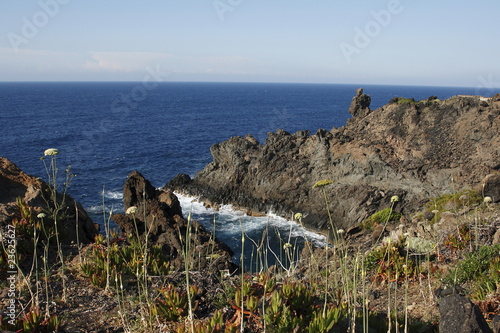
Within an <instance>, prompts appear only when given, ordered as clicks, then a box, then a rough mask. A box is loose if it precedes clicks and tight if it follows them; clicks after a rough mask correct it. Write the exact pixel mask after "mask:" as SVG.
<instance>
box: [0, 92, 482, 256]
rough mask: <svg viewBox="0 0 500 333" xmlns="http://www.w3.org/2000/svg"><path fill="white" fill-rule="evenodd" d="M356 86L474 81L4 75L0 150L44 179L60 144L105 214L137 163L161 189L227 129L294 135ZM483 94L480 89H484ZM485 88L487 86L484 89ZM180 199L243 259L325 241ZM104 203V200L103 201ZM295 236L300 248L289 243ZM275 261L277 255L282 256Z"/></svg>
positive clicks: (82, 194)
mask: <svg viewBox="0 0 500 333" xmlns="http://www.w3.org/2000/svg"><path fill="white" fill-rule="evenodd" d="M358 88H364V92H365V93H367V94H369V95H371V97H372V104H371V108H372V109H374V108H376V107H380V106H382V105H384V104H386V103H387V102H388V101H389V100H390V99H391V98H393V97H406V98H412V97H413V98H415V99H416V100H420V99H425V98H428V97H430V96H437V97H438V98H440V99H446V98H449V97H451V96H454V95H459V94H462V95H470V94H476V92H477V91H478V90H477V88H460V87H417V86H374V85H335V84H279V83H187V82H186V83H185V82H182V83H181V82H162V83H158V84H155V85H150V86H148V87H147V89H145V86H144V84H143V83H136V82H36V83H35V82H17V83H7V82H3V83H0V130H1V133H2V145H1V146H0V156H3V157H6V158H8V159H10V160H11V161H13V162H14V163H16V164H17V166H19V167H20V168H21V169H22V170H23V171H25V172H27V173H28V174H31V175H34V176H37V177H41V178H42V179H46V178H47V177H46V175H45V170H44V167H43V164H42V162H41V161H40V157H42V156H43V152H44V150H45V149H47V148H57V149H59V151H60V154H59V155H58V156H57V161H58V166H59V168H60V170H59V175H60V177H61V181H63V179H64V176H65V175H64V173H65V169H66V168H68V167H69V168H70V171H71V173H72V174H74V175H76V176H75V177H74V178H73V179H72V181H71V184H70V187H69V190H68V193H69V194H70V195H71V196H73V197H74V198H75V199H77V200H78V201H80V202H81V203H82V204H83V206H84V207H85V209H87V211H88V212H90V213H91V215H92V217H93V219H94V221H95V222H97V223H99V224H101V225H102V224H103V221H104V216H103V212H104V213H109V211H111V210H112V211H113V212H118V211H122V210H123V205H122V188H123V183H124V182H125V180H126V178H127V175H128V174H129V173H130V172H132V171H133V170H138V171H139V172H140V173H142V174H143V175H144V176H145V177H146V178H147V179H148V180H149V181H150V182H151V183H152V184H153V185H154V186H156V187H162V186H164V185H165V184H166V183H167V182H168V181H169V180H170V179H172V178H173V177H174V176H175V175H177V174H178V173H186V174H189V175H191V176H194V174H195V173H196V172H197V171H199V170H201V169H202V168H203V167H204V166H205V165H206V164H207V163H209V162H210V161H211V155H210V151H209V149H210V146H211V145H212V144H214V143H218V142H221V141H224V140H227V139H229V138H230V137H232V136H244V135H246V134H251V135H253V136H254V137H255V138H256V139H257V140H259V142H261V143H264V142H265V138H266V136H267V133H268V132H275V131H276V130H277V129H284V130H285V131H288V132H290V133H294V132H296V131H299V130H309V131H311V134H314V133H315V132H316V131H317V130H318V129H320V128H324V129H327V130H330V129H331V128H333V127H340V126H343V125H345V122H346V120H347V119H348V118H350V114H349V113H348V108H349V104H350V102H351V99H352V97H353V96H354V95H355V93H356V90H357V89H358ZM482 92H483V93H484V91H482ZM490 96H491V94H490ZM193 199H194V198H187V197H181V202H182V205H183V211H184V215H185V216H187V214H188V212H191V214H192V217H193V218H194V219H197V220H199V221H200V222H201V223H202V224H204V225H205V227H206V228H207V229H208V230H212V231H215V234H216V236H217V237H218V238H219V239H220V240H222V241H223V242H225V243H226V244H228V245H229V246H230V247H231V248H232V249H233V251H234V252H235V256H234V260H235V261H236V262H239V260H240V257H241V245H242V244H241V243H242V242H241V234H242V232H244V233H245V235H247V237H248V238H249V241H248V242H245V245H244V257H245V259H244V260H245V262H251V261H252V260H253V259H254V254H252V253H254V252H252V251H253V247H255V245H252V244H253V242H252V240H253V241H255V242H258V241H260V240H261V239H262V235H263V232H264V230H267V231H268V232H267V233H266V234H265V235H266V237H265V239H266V242H269V244H270V245H269V246H270V248H272V249H273V251H274V252H275V253H277V254H276V256H275V255H274V254H271V255H270V258H271V260H281V261H282V260H283V259H282V258H281V257H280V256H279V255H278V253H279V252H282V251H280V249H281V247H282V244H283V242H291V243H292V244H294V249H297V250H298V249H299V248H300V246H301V245H300V244H302V241H303V239H304V238H307V239H308V240H311V241H313V242H315V243H316V244H318V245H320V244H325V239H324V237H323V236H321V235H317V234H314V233H311V232H307V231H305V230H303V229H302V228H301V227H300V226H299V225H295V224H294V223H292V222H290V221H288V220H286V219H283V218H280V217H277V216H275V215H273V214H272V212H269V216H268V217H248V216H245V214H243V213H241V212H237V211H235V210H233V209H232V208H231V207H230V206H224V207H223V208H222V209H221V210H220V211H217V212H216V211H213V210H210V209H206V208H204V207H203V205H202V204H201V203H198V202H196V201H193ZM103 202H104V204H103ZM295 244H297V246H296V247H295ZM278 264H279V262H278Z"/></svg>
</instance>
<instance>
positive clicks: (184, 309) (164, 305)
mask: <svg viewBox="0 0 500 333" xmlns="http://www.w3.org/2000/svg"><path fill="white" fill-rule="evenodd" d="M190 288H191V290H190V292H189V294H188V292H187V291H186V290H182V291H181V290H178V289H177V288H175V286H174V285H172V284H169V285H167V286H166V287H164V288H162V289H160V290H159V292H160V295H161V296H160V297H159V298H158V299H157V301H156V302H155V303H154V304H153V305H152V308H151V313H152V314H153V315H154V316H157V317H159V318H162V319H165V320H167V321H177V320H178V319H179V318H182V317H185V316H187V315H188V313H189V302H190V301H191V304H193V311H194V310H195V309H196V306H197V303H196V302H195V298H196V296H197V295H198V294H199V289H198V287H196V286H195V285H192V286H191V287H190ZM189 297H191V300H189Z"/></svg>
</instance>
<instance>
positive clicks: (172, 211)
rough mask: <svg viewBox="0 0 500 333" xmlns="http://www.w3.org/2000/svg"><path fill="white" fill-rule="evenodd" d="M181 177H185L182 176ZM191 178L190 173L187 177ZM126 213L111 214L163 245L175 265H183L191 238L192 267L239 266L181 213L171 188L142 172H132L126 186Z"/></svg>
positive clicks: (127, 227)
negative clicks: (156, 183) (160, 185)
mask: <svg viewBox="0 0 500 333" xmlns="http://www.w3.org/2000/svg"><path fill="white" fill-rule="evenodd" d="M180 178H183V177H182V176H180ZM188 178H189V177H188ZM123 204H124V208H125V212H126V213H125V214H114V215H112V217H111V218H112V219H113V221H115V223H116V224H117V225H118V226H119V227H120V229H121V230H122V231H123V232H125V233H127V234H132V235H134V236H136V235H137V234H138V236H139V237H140V238H141V239H144V240H145V239H146V238H147V240H148V244H151V245H155V244H158V245H161V247H162V249H163V251H164V252H165V254H167V255H168V256H169V257H170V258H171V264H172V267H174V268H175V269H184V252H185V249H186V245H187V241H186V240H188V239H189V242H190V245H189V246H190V248H191V250H192V251H191V252H190V257H189V261H190V263H191V265H192V268H193V269H205V270H209V271H211V272H213V273H216V274H218V273H219V271H221V270H224V269H229V270H232V271H234V270H235V269H236V268H237V267H236V265H234V264H233V263H232V254H233V253H232V251H231V249H230V248H229V247H228V246H227V245H225V244H223V243H221V242H219V241H218V240H217V239H215V238H214V237H213V236H212V235H211V234H210V233H209V232H207V231H206V230H205V228H204V227H203V226H202V225H201V224H199V223H198V222H196V221H188V220H186V219H184V217H183V215H182V208H181V205H180V203H179V200H178V198H177V196H175V194H174V193H172V192H171V191H168V190H158V189H155V188H154V187H153V186H152V185H151V183H150V182H149V181H148V180H147V179H145V178H144V177H143V176H142V175H141V174H140V173H139V172H137V171H134V172H132V173H131V174H130V175H129V177H128V178H127V180H126V181H125V184H124V186H123Z"/></svg>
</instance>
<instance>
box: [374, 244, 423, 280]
mask: <svg viewBox="0 0 500 333" xmlns="http://www.w3.org/2000/svg"><path fill="white" fill-rule="evenodd" d="M405 243H406V239H405V238H401V239H400V240H399V241H397V242H394V241H391V242H387V243H383V244H382V245H381V246H379V247H377V248H375V249H374V250H373V251H371V252H369V253H368V254H367V256H366V257H365V266H366V268H367V270H371V271H374V279H375V280H376V281H391V280H396V281H397V282H401V281H403V280H404V279H405V278H409V277H413V276H414V275H415V274H416V273H417V264H416V263H415V261H413V259H411V258H408V256H407V254H406V251H407V250H406V249H405Z"/></svg>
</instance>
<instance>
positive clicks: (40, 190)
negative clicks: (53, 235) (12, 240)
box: [0, 157, 98, 243]
mask: <svg viewBox="0 0 500 333" xmlns="http://www.w3.org/2000/svg"><path fill="white" fill-rule="evenodd" d="M49 197H50V195H49V186H48V185H47V183H45V182H44V181H42V180H40V179H39V178H36V177H33V176H30V175H28V174H26V173H25V172H23V171H22V170H21V169H19V168H18V167H17V166H16V165H15V164H14V163H12V162H11V161H10V160H8V159H7V158H4V157H0V222H1V225H2V226H5V225H6V224H11V223H12V220H13V219H20V218H21V214H20V211H19V205H18V203H17V198H20V199H22V201H23V202H24V203H25V204H27V205H28V206H29V208H30V213H31V217H32V219H33V220H35V219H38V218H37V215H38V214H39V213H43V212H47V210H48V209H47V204H49V205H51V201H50V200H49ZM62 200H63V197H62V195H61V194H58V195H57V202H59V205H61V202H62ZM64 203H65V204H64V205H63V209H62V210H61V212H60V213H61V214H60V216H62V217H63V218H62V219H61V220H59V221H58V224H59V228H61V229H60V235H61V236H62V237H61V240H62V241H63V242H66V243H71V242H74V243H76V242H77V225H78V236H79V241H80V242H82V243H90V242H93V241H94V238H95V236H96V235H97V234H98V228H97V226H96V225H95V224H94V222H93V221H92V219H91V218H90V217H89V216H88V214H87V212H86V211H85V209H83V207H82V206H81V205H80V203H78V202H76V201H75V200H74V199H73V198H71V197H70V196H69V195H65V198H64ZM44 223H52V224H53V222H51V221H50V219H49V218H47V219H44ZM77 223H78V224H77Z"/></svg>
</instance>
